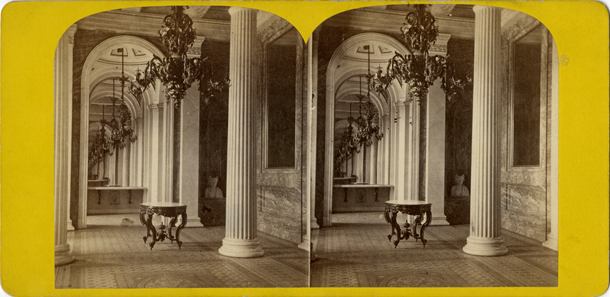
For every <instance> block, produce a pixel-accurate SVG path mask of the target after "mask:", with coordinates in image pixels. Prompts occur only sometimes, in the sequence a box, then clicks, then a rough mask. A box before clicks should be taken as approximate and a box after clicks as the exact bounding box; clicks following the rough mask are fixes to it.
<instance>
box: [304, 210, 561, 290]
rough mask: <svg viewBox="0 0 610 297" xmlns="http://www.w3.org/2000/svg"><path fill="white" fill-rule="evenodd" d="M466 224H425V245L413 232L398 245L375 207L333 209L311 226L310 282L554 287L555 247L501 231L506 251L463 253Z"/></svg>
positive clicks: (331, 284)
mask: <svg viewBox="0 0 610 297" xmlns="http://www.w3.org/2000/svg"><path fill="white" fill-rule="evenodd" d="M468 226H469V225H458V226H429V227H428V228H427V229H426V232H425V236H426V239H427V240H428V242H427V244H426V247H425V248H424V247H423V246H422V244H421V242H415V240H413V238H410V239H409V240H407V241H401V242H400V244H399V245H398V247H397V248H394V245H393V244H392V243H391V242H389V241H388V239H387V235H388V234H389V233H390V230H391V228H390V225H389V224H387V223H385V221H384V219H383V218H381V217H380V215H379V213H361V214H338V215H333V226H332V227H330V228H322V229H319V230H316V231H314V232H312V236H313V238H312V241H313V244H314V251H313V252H314V256H315V260H313V261H312V264H311V270H310V271H311V286H312V287H555V286H557V266H558V261H557V259H558V258H557V252H554V251H552V250H549V249H546V248H544V247H542V246H541V243H540V242H536V241H534V240H531V239H528V238H525V237H523V236H520V235H518V234H514V233H511V232H508V231H504V230H503V231H502V237H503V238H504V243H505V245H506V247H507V248H508V254H507V255H505V256H501V257H477V256H471V255H468V254H465V253H464V252H463V251H462V247H463V246H464V245H465V244H466V238H467V237H468V232H469V231H468Z"/></svg>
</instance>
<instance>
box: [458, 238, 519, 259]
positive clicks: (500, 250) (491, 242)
mask: <svg viewBox="0 0 610 297" xmlns="http://www.w3.org/2000/svg"><path fill="white" fill-rule="evenodd" d="M462 250H463V251H464V253H466V254H470V255H475V256H502V255H506V253H508V249H507V248H506V247H505V246H504V239H502V238H501V237H495V238H483V237H473V236H468V238H467V239H466V245H465V246H464V248H463V249H462Z"/></svg>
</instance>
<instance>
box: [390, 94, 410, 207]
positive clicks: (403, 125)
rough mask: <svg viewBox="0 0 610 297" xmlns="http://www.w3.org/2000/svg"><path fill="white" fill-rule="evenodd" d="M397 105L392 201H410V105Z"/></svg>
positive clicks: (402, 102)
mask: <svg viewBox="0 0 610 297" xmlns="http://www.w3.org/2000/svg"><path fill="white" fill-rule="evenodd" d="M395 105H396V110H397V114H398V116H397V119H396V138H395V139H396V141H395V149H396V150H395V152H396V162H393V163H395V170H396V177H395V180H394V197H393V198H392V199H394V200H408V196H407V191H408V189H409V185H408V184H407V183H406V181H407V176H408V175H407V167H408V166H409V165H410V162H409V160H408V158H407V156H408V148H407V135H409V132H408V127H409V116H408V108H407V105H408V103H407V102H405V101H398V102H396V104H395Z"/></svg>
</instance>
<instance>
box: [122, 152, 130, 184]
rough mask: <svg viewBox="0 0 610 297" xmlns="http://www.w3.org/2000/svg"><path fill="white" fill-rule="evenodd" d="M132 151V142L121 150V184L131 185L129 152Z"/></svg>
mask: <svg viewBox="0 0 610 297" xmlns="http://www.w3.org/2000/svg"><path fill="white" fill-rule="evenodd" d="M130 151H131V142H129V143H128V144H127V145H126V146H125V148H123V149H122V150H121V158H122V161H121V186H129V185H130V184H129V174H130V173H131V172H129V152H130Z"/></svg>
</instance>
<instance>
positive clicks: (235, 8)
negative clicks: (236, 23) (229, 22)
mask: <svg viewBox="0 0 610 297" xmlns="http://www.w3.org/2000/svg"><path fill="white" fill-rule="evenodd" d="M242 10H246V11H252V12H254V10H253V9H251V8H247V7H239V6H231V8H229V14H230V15H233V14H234V13H236V12H238V11H242Z"/></svg>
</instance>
